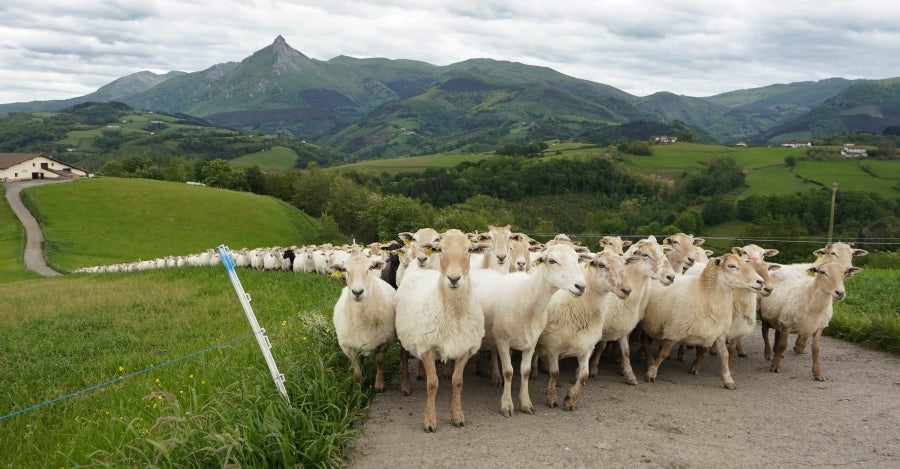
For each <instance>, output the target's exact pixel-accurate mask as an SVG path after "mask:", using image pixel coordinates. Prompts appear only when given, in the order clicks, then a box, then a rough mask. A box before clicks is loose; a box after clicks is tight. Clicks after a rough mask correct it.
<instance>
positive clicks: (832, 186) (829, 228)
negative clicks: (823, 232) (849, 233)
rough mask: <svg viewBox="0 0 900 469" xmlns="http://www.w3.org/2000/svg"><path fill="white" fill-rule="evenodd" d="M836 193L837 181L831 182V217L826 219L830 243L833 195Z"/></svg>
mask: <svg viewBox="0 0 900 469" xmlns="http://www.w3.org/2000/svg"><path fill="white" fill-rule="evenodd" d="M835 194H837V183H836V182H832V183H831V218H830V219H829V220H828V244H831V236H832V234H834V196H835Z"/></svg>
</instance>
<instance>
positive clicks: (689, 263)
mask: <svg viewBox="0 0 900 469" xmlns="http://www.w3.org/2000/svg"><path fill="white" fill-rule="evenodd" d="M694 260H695V259H694V258H693V257H688V258H687V265H688V266H689V267H690V266H692V265H694Z"/></svg>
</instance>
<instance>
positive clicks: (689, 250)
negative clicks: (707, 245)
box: [663, 233, 706, 267]
mask: <svg viewBox="0 0 900 469" xmlns="http://www.w3.org/2000/svg"><path fill="white" fill-rule="evenodd" d="M705 241H706V240H705V239H703V238H694V237H693V236H691V235H688V234H684V233H675V234H673V235H672V236H669V237H667V238H666V239H664V240H663V245H665V246H671V247H672V251H671V252H669V261H671V262H673V263H675V264H684V265H686V266H688V267H690V266H692V265H694V262H696V261H697V252H696V251H695V250H694V246H700V245H702V244H703V243H704V242H705Z"/></svg>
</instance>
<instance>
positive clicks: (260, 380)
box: [0, 178, 900, 467]
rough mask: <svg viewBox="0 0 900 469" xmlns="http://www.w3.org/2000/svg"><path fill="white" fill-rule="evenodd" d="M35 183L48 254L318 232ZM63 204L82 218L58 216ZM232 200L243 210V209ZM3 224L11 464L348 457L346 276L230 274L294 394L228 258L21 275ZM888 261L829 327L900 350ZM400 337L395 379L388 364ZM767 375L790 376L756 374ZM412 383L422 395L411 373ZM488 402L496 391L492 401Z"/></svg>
mask: <svg viewBox="0 0 900 469" xmlns="http://www.w3.org/2000/svg"><path fill="white" fill-rule="evenodd" d="M121 186H126V187H125V189H124V190H123V188H122V187H121ZM60 189H68V191H61V192H60ZM69 191H71V192H69ZM28 193H29V194H30V195H31V206H32V207H33V208H35V209H37V211H38V212H39V213H40V216H39V219H40V220H42V223H43V224H44V226H45V227H47V228H48V231H47V233H46V234H47V237H48V241H49V244H50V245H51V246H52V247H53V250H52V252H51V257H50V260H51V262H52V263H53V264H56V265H61V266H66V268H67V269H73V268H76V267H82V266H88V265H97V264H101V263H111V262H125V261H134V260H138V259H139V258H145V259H147V258H152V257H156V256H164V255H170V254H188V253H192V252H198V251H201V250H203V249H206V248H208V247H214V246H215V245H217V244H221V243H225V244H228V245H230V246H231V247H232V248H235V249H237V248H239V247H242V246H243V245H246V246H248V247H258V246H269V245H290V244H304V243H307V242H309V241H308V240H309V239H310V238H311V237H312V236H314V235H315V233H316V232H315V226H313V225H308V223H309V220H308V219H306V218H304V216H302V215H301V214H299V212H296V211H295V210H294V211H293V212H292V211H291V210H293V209H291V210H288V214H286V215H279V214H280V213H281V212H280V210H282V209H284V210H286V209H290V207H287V208H286V209H285V208H277V207H281V205H280V204H273V206H274V207H276V208H274V209H271V208H270V209H267V208H266V207H269V203H268V202H266V201H265V200H262V201H261V199H267V198H260V197H258V196H253V195H250V194H242V193H230V192H228V191H219V190H216V189H210V188H200V187H193V186H186V185H183V184H176V183H161V182H158V181H143V180H134V179H128V180H123V179H114V178H109V179H96V180H87V181H80V182H78V183H70V184H60V185H49V186H41V187H36V188H33V189H30V190H29V191H28ZM208 194H212V195H211V196H209V197H210V199H211V200H209V201H207V200H205V199H206V198H207V195H208ZM231 194H233V195H234V197H236V198H235V199H230V198H228V197H230V196H231ZM169 196H171V197H173V198H174V200H170V199H168V198H167V197H169ZM239 199H244V200H239ZM73 200H77V201H78V204H77V210H76V207H75V206H73V204H72V201H73ZM149 200H152V201H154V203H159V204H162V205H165V206H166V207H168V209H169V211H168V212H166V211H156V209H154V208H152V207H148V205H154V204H148V203H147V201H149ZM247 201H252V203H250V202H247ZM245 203H247V204H249V207H247V206H244V205H243V204H245ZM67 204H68V209H69V210H66V205H67ZM116 205H121V206H124V207H131V209H130V210H127V209H117V207H116ZM198 209H199V210H198ZM238 209H241V210H238ZM269 210H271V211H269ZM73 211H74V212H77V216H76V215H73V214H70V213H68V212H73ZM167 213H168V214H169V216H170V218H168V219H167V218H164V217H165V215H166V214H167ZM236 213H238V214H245V216H246V218H243V219H241V220H242V222H241V223H237V222H235V221H234V220H235V218H234V214H236ZM248 213H250V214H252V216H247V215H246V214H248ZM104 215H113V216H104ZM10 217H13V215H12V214H11V212H10V210H9V207H8V206H7V205H6V202H5V199H3V200H2V202H0V221H2V220H7V221H14V220H13V219H12V218H10ZM192 217H197V218H199V221H197V222H196V223H194V224H188V225H187V226H188V227H189V228H185V225H183V224H182V221H183V219H188V218H192ZM222 220H225V221H224V222H223V221H222ZM292 220H293V221H292ZM10 224H14V225H16V226H18V227H19V229H18V230H9V231H8V232H7V231H6V230H4V231H2V233H4V237H3V238H2V239H0V254H3V255H4V257H5V258H14V259H17V260H18V262H19V265H18V266H16V265H13V264H15V262H13V263H12V264H11V265H10V266H8V267H4V269H8V270H4V271H0V381H2V382H3V383H4V384H5V385H6V392H5V393H4V394H3V395H2V396H0V413H3V414H4V415H8V413H7V412H18V411H25V410H26V409H29V408H30V407H32V406H35V405H38V406H39V407H37V408H35V409H33V410H28V411H25V412H23V413H21V414H16V415H14V416H11V417H8V418H5V419H4V420H0V440H2V441H7V442H15V443H16V444H11V445H4V446H3V448H2V449H0V460H3V461H5V462H6V463H7V464H10V465H12V466H13V467H20V466H36V467H49V466H57V467H58V466H66V467H68V466H78V465H93V466H110V467H123V466H128V467H134V466H144V467H145V466H157V465H166V466H190V467H194V466H198V467H199V466H203V467H209V466H224V465H226V464H239V465H242V466H294V465H303V466H329V467H334V466H340V465H342V464H343V463H342V461H344V460H346V458H347V457H348V454H349V453H348V451H349V447H350V446H351V445H352V444H353V441H354V438H356V437H357V435H358V434H359V431H360V424H361V422H362V421H363V419H364V418H365V414H366V406H367V405H368V404H369V399H370V398H371V394H370V393H369V391H368V389H366V388H360V387H359V386H357V385H356V384H355V383H354V382H353V380H352V376H351V373H350V370H349V367H348V363H347V360H346V358H345V357H344V356H343V355H342V354H341V353H340V350H339V348H338V347H337V342H336V338H335V337H334V333H333V330H332V325H331V308H332V306H333V304H334V302H335V301H336V299H337V296H338V291H339V290H340V288H341V284H340V283H339V282H337V281H335V280H334V279H332V278H331V277H327V276H316V275H312V274H295V273H284V272H255V271H250V270H239V271H238V275H239V276H240V278H241V280H242V282H243V284H244V287H245V289H246V291H247V292H248V293H250V294H251V296H252V299H253V301H252V305H253V308H254V310H255V311H256V314H257V317H258V318H259V322H260V325H261V326H262V327H264V328H266V330H267V335H268V336H269V338H270V340H271V342H272V344H273V349H272V353H273V356H274V357H275V359H276V361H277V362H278V364H279V368H280V371H281V372H282V373H284V374H285V376H286V386H287V388H288V392H289V394H290V396H291V406H287V405H285V403H284V401H283V400H282V399H281V396H280V395H279V394H278V392H277V390H276V389H275V386H274V383H272V380H271V378H270V376H269V374H268V370H267V368H266V366H265V362H264V361H263V359H262V356H261V354H260V352H259V349H258V347H257V345H256V343H255V340H253V338H252V336H250V335H249V333H250V332H251V331H250V328H249V325H248V324H247V322H246V320H245V319H244V317H243V313H242V311H241V309H240V305H239V303H238V301H237V298H236V297H235V294H234V290H233V289H232V287H231V285H230V283H229V281H228V278H227V275H226V274H225V271H224V269H223V268H222V267H221V266H220V267H208V268H204V267H198V268H187V267H186V268H181V269H166V270H157V271H144V272H130V273H114V274H113V273H111V274H90V275H88V274H70V275H66V276H63V277H56V278H46V279H45V278H40V279H38V278H34V276H32V275H30V274H26V275H22V274H21V273H20V271H24V269H23V268H21V245H22V236H23V233H22V232H21V227H20V226H19V225H18V223H17V222H15V223H3V224H2V225H0V226H2V227H6V226H8V225H10ZM86 225H91V226H86ZM131 225H133V226H131ZM54 226H55V228H54ZM245 226H250V227H251V228H250V229H246V231H245V228H244V227H245ZM82 238H85V239H82ZM116 238H122V239H121V240H118V239H116ZM241 241H244V242H241ZM106 243H108V244H110V245H111V247H107V246H105V244H106ZM94 251H100V252H102V255H97V254H96V253H95V252H94ZM7 271H8V272H11V273H8V274H7V273H5V272H7ZM898 275H900V274H898V272H897V271H895V270H881V269H871V268H866V270H865V271H864V272H862V273H861V274H859V275H857V276H854V277H853V278H851V279H849V280H848V281H847V288H848V290H849V291H850V295H849V297H848V298H847V299H846V300H845V301H843V302H840V303H837V304H836V307H835V309H836V313H835V317H834V319H833V320H832V326H831V327H830V328H829V329H828V330H827V333H828V334H830V335H835V336H839V337H844V338H846V339H848V340H852V341H856V342H860V343H863V344H865V345H867V346H870V347H873V348H878V349H882V350H889V351H892V352H894V353H900V345H898V344H900V315H898V311H900V297H898V296H897V295H896V294H895V290H896V288H895V285H896V284H897V282H898V281H900V277H898ZM395 352H396V348H392V350H391V354H390V361H391V364H390V368H389V371H390V374H389V376H393V375H395V373H396V366H397V363H396V353H395ZM825 353H826V354H828V353H829V351H828V350H827V349H826V351H825ZM836 359H837V358H836ZM803 366H804V367H805V366H806V365H803ZM638 368H639V369H640V365H639V366H638ZM369 371H371V367H369ZM763 371H764V370H763ZM803 372H804V374H803V378H804V379H805V378H808V377H807V376H806V372H807V370H806V368H804V369H803ZM772 376H774V377H775V378H772ZM777 378H788V377H787V376H776V375H771V376H770V375H769V374H767V375H766V379H770V380H771V379H777ZM679 379H680V378H679ZM367 383H371V376H368V380H367ZM98 384H104V386H101V387H95V386H96V385H98ZM804 384H808V385H809V386H808V387H809V388H810V389H812V388H813V384H812V382H809V383H804ZM603 385H604V386H605V384H603ZM661 385H662V384H659V383H658V384H657V385H656V386H661ZM414 386H415V387H416V388H417V391H416V392H417V393H419V394H422V390H421V384H418V383H417V384H415V385H414ZM674 386H676V387H677V386H681V385H680V384H675V385H674ZM684 386H687V385H686V384H685V385H684ZM444 388H446V386H444ZM467 389H469V388H467ZM490 389H491V390H493V389H494V388H490ZM638 389H639V390H640V389H644V388H643V387H639V388H638ZM692 389H693V388H692ZM83 390H87V391H84V392H81V391H83ZM627 390H631V391H633V388H627ZM592 391H593V392H596V389H592ZM705 391H709V390H706V389H705ZM743 391H745V392H746V391H747V390H743ZM720 392H726V391H721V390H720ZM737 392H738V393H741V392H742V389H740V388H739V390H738V391H737ZM76 393H77V394H76ZM72 394H76V395H72ZM70 395H71V397H68V396H70ZM469 395H471V394H469ZM497 396H499V394H497ZM729 396H733V395H729ZM395 397H396V396H392V399H393V398H395ZM57 399H58V400H57ZM466 399H467V398H466V397H464V400H466ZM489 400H490V402H491V403H492V405H493V404H494V403H495V401H496V400H497V398H496V397H495V396H493V395H491V396H490V398H489ZM623 400H624V399H623ZM48 402H49V403H48ZM442 402H443V401H442ZM467 402H469V401H468V400H467ZM44 403H47V404H46V405H43V404H44ZM440 408H441V405H439V409H440ZM412 409H414V410H409V409H407V412H412V414H414V415H415V418H414V420H417V419H418V416H419V413H418V412H419V409H420V407H418V406H415V407H413V408H412ZM622 409H624V410H623V411H627V409H628V407H627V405H626V406H625V407H622ZM491 410H493V407H491ZM563 415H568V416H572V417H571V418H576V417H579V416H580V415H582V414H579V413H578V411H576V412H575V413H573V414H563ZM0 417H2V416H0ZM492 418H495V419H502V420H501V421H502V422H503V423H504V424H508V423H509V422H513V421H515V422H516V423H521V422H525V421H526V420H528V419H529V418H530V417H528V416H514V417H513V418H512V419H511V420H509V419H503V418H502V417H500V416H499V415H496V412H495V411H494V412H491V413H490V415H489V417H488V418H482V419H481V420H480V421H479V420H475V421H474V422H475V423H474V425H476V427H474V428H479V427H478V425H479V422H480V423H481V424H488V423H490V422H491V421H492ZM541 418H542V417H540V416H537V417H534V418H533V419H532V420H528V421H529V422H530V423H529V425H539V422H540V421H541ZM598 419H599V417H598ZM567 420H570V419H568V418H567ZM467 430H469V429H468V428H467V429H460V430H459V432H458V433H454V432H455V431H456V429H452V428H449V425H447V424H444V427H442V429H441V430H440V431H441V434H440V435H437V436H436V437H437V438H447V437H452V438H453V439H457V438H465V437H466V436H467V435H471V434H470V433H466V432H467ZM411 431H414V432H416V435H417V436H418V435H420V434H421V430H420V429H419V428H413V429H412V430H411ZM593 444H596V442H593Z"/></svg>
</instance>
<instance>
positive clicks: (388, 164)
mask: <svg viewBox="0 0 900 469" xmlns="http://www.w3.org/2000/svg"><path fill="white" fill-rule="evenodd" d="M491 156H492V154H490V153H476V154H461V153H438V154H436V155H426V156H409V157H404V158H389V159H383V160H367V161H362V162H359V163H353V164H347V165H341V166H333V167H330V168H325V169H323V171H335V172H348V171H357V172H360V173H369V174H381V173H388V174H396V173H401V172H404V171H415V172H421V171H425V170H426V169H431V168H452V167H454V166H456V165H458V164H460V163H462V162H465V161H481V160H483V159H485V158H490V157H491Z"/></svg>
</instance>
